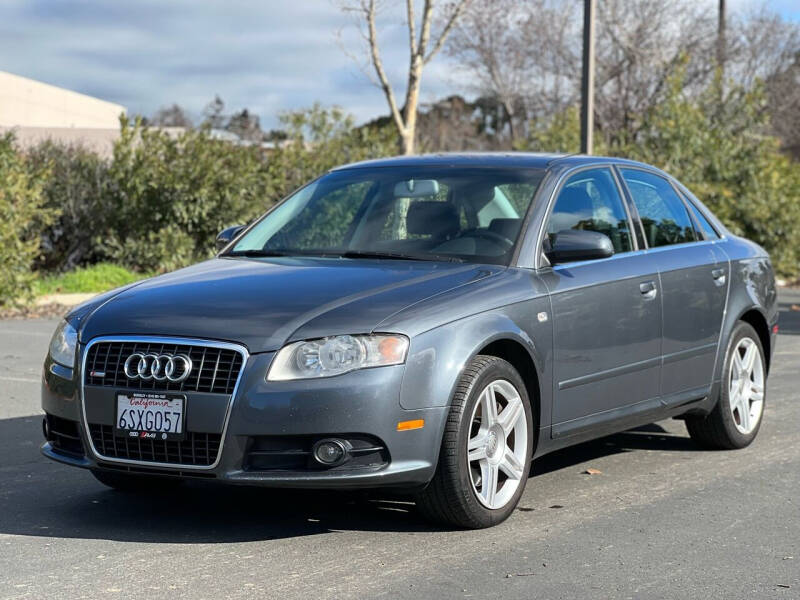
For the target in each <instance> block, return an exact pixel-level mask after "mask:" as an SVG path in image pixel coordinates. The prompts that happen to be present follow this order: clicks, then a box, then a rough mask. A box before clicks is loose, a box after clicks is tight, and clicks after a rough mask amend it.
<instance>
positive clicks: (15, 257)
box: [0, 134, 55, 306]
mask: <svg viewBox="0 0 800 600" xmlns="http://www.w3.org/2000/svg"><path fill="white" fill-rule="evenodd" d="M43 177H44V173H37V174H32V173H31V172H30V171H29V169H28V167H27V165H26V164H25V161H24V159H23V158H22V156H21V155H20V154H18V153H17V152H16V150H15V149H14V137H13V135H11V134H6V135H4V136H2V137H0V265H2V268H0V306H13V305H16V304H18V303H23V302H25V301H27V300H28V299H29V298H30V297H31V295H32V289H33V280H34V275H33V273H32V272H31V266H32V264H33V262H34V260H36V258H37V257H38V256H39V252H40V243H41V233H42V229H43V228H44V227H46V226H47V225H49V224H50V223H51V222H52V220H53V218H54V217H55V214H54V212H53V211H51V210H49V209H47V208H45V207H44V199H43V194H42V184H41V179H42V178H43Z"/></svg>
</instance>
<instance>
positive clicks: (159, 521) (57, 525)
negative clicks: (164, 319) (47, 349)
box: [0, 416, 694, 544]
mask: <svg viewBox="0 0 800 600" xmlns="http://www.w3.org/2000/svg"><path fill="white" fill-rule="evenodd" d="M41 437H42V434H41V417H40V416H30V417H21V418H12V419H3V420H0V457H3V463H2V465H0V534H13V535H25V536H47V537H61V538H83V539H106V540H115V541H130V542H149V543H198V544H199V543H230V542H245V541H265V540H273V539H281V538H287V537H300V536H307V535H320V534H325V533H329V532H331V531H336V530H349V531H353V530H356V531H383V532H401V533H414V532H429V531H443V530H444V529H443V528H439V527H435V526H432V525H430V524H428V523H427V522H425V521H424V520H423V519H422V518H421V517H420V516H419V515H418V513H417V512H416V510H415V507H414V504H413V502H411V501H410V499H409V498H407V497H403V496H401V495H394V494H392V493H391V492H383V491H378V492H375V491H373V492H337V491H318V490H315V491H310V490H306V491H290V490H276V489H266V488H257V487H238V486H236V487H231V486H222V485H218V484H213V483H207V482H189V483H187V484H186V485H185V486H182V487H181V488H179V489H177V490H174V491H171V492H169V493H166V492H165V493H154V494H146V493H141V494H125V493H120V492H115V491H113V490H110V489H108V488H106V487H104V486H103V485H101V484H100V483H98V482H97V481H96V480H95V479H94V478H93V477H92V475H91V474H90V473H89V472H88V471H85V470H81V469H74V468H69V467H66V466H63V465H59V464H57V463H54V462H52V461H49V460H48V459H46V458H44V457H43V456H41V454H40V453H39V444H40V441H41ZM690 446H691V442H689V441H688V439H687V438H682V437H679V436H674V435H671V434H668V433H667V432H665V431H664V430H663V429H661V428H660V427H658V426H657V425H656V426H649V428H639V429H637V430H634V431H631V432H626V433H622V434H617V435H613V436H610V437H608V438H603V439H601V440H597V441H594V442H588V443H585V444H581V445H579V446H576V447H573V448H569V449H566V450H562V451H559V452H556V453H553V454H551V455H548V456H546V457H543V458H541V459H538V460H536V461H535V462H534V465H533V469H532V473H531V474H532V475H533V476H535V475H538V474H542V473H547V472H552V471H557V470H560V469H564V468H568V467H570V466H574V465H575V464H578V463H581V462H585V461H587V460H591V459H593V458H597V457H600V456H606V455H609V454H614V453H618V452H630V451H632V450H636V449H647V450H686V449H687V448H689V447H690ZM691 447H692V448H694V446H691Z"/></svg>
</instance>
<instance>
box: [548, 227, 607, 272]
mask: <svg viewBox="0 0 800 600" xmlns="http://www.w3.org/2000/svg"><path fill="white" fill-rule="evenodd" d="M613 254H614V245H613V244H612V243H611V240H610V239H609V238H608V236H607V235H604V234H602V233H598V232H596V231H585V230H582V229H565V230H564V231H559V232H558V233H557V234H556V239H555V241H554V242H553V244H552V246H551V247H550V248H549V249H547V248H546V249H545V256H547V259H548V260H549V261H550V263H551V264H553V265H555V264H559V263H566V262H577V261H580V260H596V259H598V258H608V257H609V256H612V255H613Z"/></svg>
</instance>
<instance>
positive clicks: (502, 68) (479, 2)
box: [447, 0, 576, 146]
mask: <svg viewBox="0 0 800 600" xmlns="http://www.w3.org/2000/svg"><path fill="white" fill-rule="evenodd" d="M573 13H574V11H573V10H572V7H570V6H569V3H564V2H561V3H554V2H551V1H549V0H528V1H526V2H518V1H517V0H476V1H475V2H473V3H471V4H470V6H469V7H467V9H466V10H465V11H464V15H463V16H462V18H461V19H460V20H459V23H458V25H457V26H456V28H455V30H454V32H453V36H452V38H451V39H450V41H449V42H448V48H447V49H448V52H449V53H450V54H451V55H452V56H453V57H455V58H456V59H457V60H458V61H459V64H460V67H461V69H463V70H464V71H466V73H467V74H468V76H469V77H468V79H470V80H471V81H472V82H473V83H472V84H471V85H470V86H469V87H470V90H469V91H471V92H474V93H477V94H478V95H479V96H480V97H482V98H486V99H494V100H496V101H497V102H498V103H499V104H500V106H502V108H503V111H504V112H505V115H504V116H505V119H504V125H505V126H506V127H507V128H508V132H507V133H508V143H507V145H508V146H510V145H511V144H512V143H513V141H514V140H515V139H517V138H518V137H520V136H522V135H524V133H525V131H524V128H525V127H526V125H527V122H528V121H529V120H530V119H531V118H533V117H534V116H535V115H537V114H539V115H540V114H542V113H545V112H552V111H553V110H558V109H560V108H563V106H564V105H565V103H566V102H567V101H568V99H569V98H570V95H571V91H572V89H571V83H570V81H569V79H568V77H569V76H571V71H572V69H573V68H574V58H575V57H574V56H573V54H572V52H571V50H570V51H568V52H567V53H566V54H565V52H564V51H563V50H565V49H568V48H569V44H570V42H571V41H572V40H571V39H567V37H568V36H569V37H570V38H571V37H572V36H573V35H575V33H576V32H575V28H576V23H575V22H574V18H573V17H574V14H573ZM565 60H566V62H565ZM565 68H566V70H565ZM565 72H566V75H567V76H566V77H565ZM565 92H566V94H565ZM502 133H503V132H502V131H501V132H498V135H501V136H502Z"/></svg>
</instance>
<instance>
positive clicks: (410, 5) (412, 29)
mask: <svg viewBox="0 0 800 600" xmlns="http://www.w3.org/2000/svg"><path fill="white" fill-rule="evenodd" d="M406 10H407V11H408V49H409V51H410V52H411V60H414V53H415V52H416V51H417V23H416V20H415V17H414V0H406Z"/></svg>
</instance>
